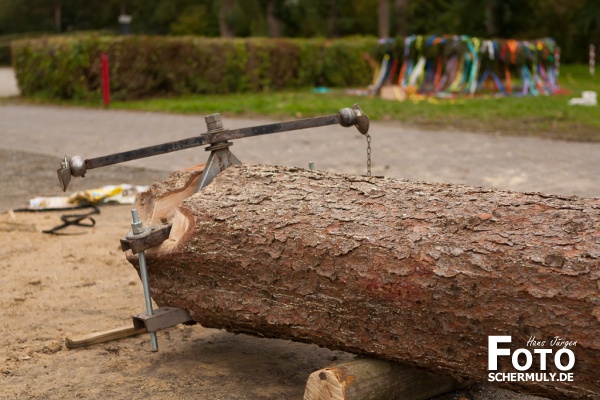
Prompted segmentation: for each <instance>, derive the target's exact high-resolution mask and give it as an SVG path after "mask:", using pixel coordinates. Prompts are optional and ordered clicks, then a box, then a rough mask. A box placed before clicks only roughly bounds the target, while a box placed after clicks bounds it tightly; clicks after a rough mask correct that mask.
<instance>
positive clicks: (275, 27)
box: [267, 0, 282, 37]
mask: <svg viewBox="0 0 600 400" xmlns="http://www.w3.org/2000/svg"><path fill="white" fill-rule="evenodd" d="M267 25H268V26H269V36H270V37H281V36H282V25H281V20H280V19H279V18H278V17H277V15H275V0H268V1H267Z"/></svg>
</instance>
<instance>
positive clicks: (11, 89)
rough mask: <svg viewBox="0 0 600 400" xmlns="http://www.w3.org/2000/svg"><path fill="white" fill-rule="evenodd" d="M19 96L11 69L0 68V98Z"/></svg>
mask: <svg viewBox="0 0 600 400" xmlns="http://www.w3.org/2000/svg"><path fill="white" fill-rule="evenodd" d="M18 95H19V88H18V87H17V81H16V80H15V73H14V71H13V69H12V68H9V67H0V97H13V96H18Z"/></svg>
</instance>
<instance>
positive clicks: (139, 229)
mask: <svg viewBox="0 0 600 400" xmlns="http://www.w3.org/2000/svg"><path fill="white" fill-rule="evenodd" d="M131 217H132V222H131V233H132V235H133V236H134V235H139V234H142V233H143V231H144V229H143V226H142V221H141V220H140V215H139V213H138V210H137V209H135V208H134V209H132V210H131ZM138 261H139V264H140V278H141V280H142V288H143V289H144V300H145V302H146V314H147V315H152V314H153V310H152V299H151V298H150V287H149V285H148V268H147V267H146V254H145V253H144V252H143V251H141V252H140V253H139V254H138ZM150 345H151V347H152V351H158V338H157V336H156V332H150Z"/></svg>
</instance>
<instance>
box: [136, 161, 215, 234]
mask: <svg viewBox="0 0 600 400" xmlns="http://www.w3.org/2000/svg"><path fill="white" fill-rule="evenodd" d="M205 165H206V164H199V165H194V166H193V167H190V168H187V169H184V170H182V171H175V172H173V173H172V174H171V176H169V178H168V179H167V180H165V181H163V182H158V183H154V184H153V185H152V186H150V189H149V190H148V191H147V192H144V193H142V194H141V196H140V200H139V204H138V210H139V212H140V217H141V219H142V221H143V222H144V225H146V226H152V225H158V224H161V223H166V222H169V221H171V220H172V219H173V218H174V216H175V211H176V210H177V207H179V205H180V204H181V202H182V201H183V200H185V199H187V198H188V197H190V196H191V195H193V194H194V193H196V188H197V186H198V181H199V180H200V175H201V174H202V171H204V166H205Z"/></svg>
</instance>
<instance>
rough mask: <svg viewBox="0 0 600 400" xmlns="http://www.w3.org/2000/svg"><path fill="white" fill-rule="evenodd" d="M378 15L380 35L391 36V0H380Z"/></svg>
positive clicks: (383, 36)
mask: <svg viewBox="0 0 600 400" xmlns="http://www.w3.org/2000/svg"><path fill="white" fill-rule="evenodd" d="M377 15H378V18H379V23H378V29H379V37H380V38H384V39H387V38H388V37H390V0H379V3H378V7H377Z"/></svg>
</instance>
